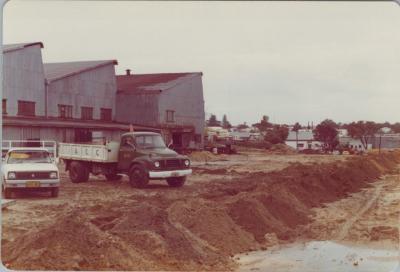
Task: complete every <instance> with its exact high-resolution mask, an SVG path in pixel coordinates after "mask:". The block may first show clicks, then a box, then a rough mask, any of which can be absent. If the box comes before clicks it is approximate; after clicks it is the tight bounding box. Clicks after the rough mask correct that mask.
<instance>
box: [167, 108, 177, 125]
mask: <svg viewBox="0 0 400 272" xmlns="http://www.w3.org/2000/svg"><path fill="white" fill-rule="evenodd" d="M174 114H175V111H173V110H167V122H175V116H174Z"/></svg>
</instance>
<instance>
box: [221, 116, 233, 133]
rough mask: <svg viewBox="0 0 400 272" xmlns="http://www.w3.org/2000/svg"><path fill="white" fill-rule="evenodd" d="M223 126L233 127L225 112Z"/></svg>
mask: <svg viewBox="0 0 400 272" xmlns="http://www.w3.org/2000/svg"><path fill="white" fill-rule="evenodd" d="M222 127H223V128H227V129H229V128H231V127H232V125H231V123H229V121H228V118H227V117H226V114H224V116H223V117H222Z"/></svg>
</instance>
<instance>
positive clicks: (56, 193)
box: [51, 187, 59, 197]
mask: <svg viewBox="0 0 400 272" xmlns="http://www.w3.org/2000/svg"><path fill="white" fill-rule="evenodd" d="M58 191H59V189H58V187H57V188H51V197H58Z"/></svg>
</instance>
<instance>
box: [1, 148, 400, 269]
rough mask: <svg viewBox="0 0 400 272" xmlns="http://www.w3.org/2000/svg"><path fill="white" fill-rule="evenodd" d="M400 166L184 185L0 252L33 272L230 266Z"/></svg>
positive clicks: (288, 236) (78, 215) (386, 162)
mask: <svg viewBox="0 0 400 272" xmlns="http://www.w3.org/2000/svg"><path fill="white" fill-rule="evenodd" d="M399 162H400V153H388V154H381V155H368V156H360V157H351V158H350V159H349V160H348V161H344V162H339V163H327V164H313V165H302V164H292V165H290V166H289V167H287V168H285V169H284V170H282V171H275V172H271V173H268V174H266V173H261V172H260V173H251V174H248V175H243V176H240V177H237V178H234V179H232V180H230V181H222V182H218V183H213V182H208V183H202V184H200V185H198V188H195V189H196V190H195V191H196V193H193V191H194V190H192V191H189V190H184V189H185V188H183V189H182V190H181V192H182V193H181V194H178V195H177V196H175V197H168V196H166V195H165V194H163V193H155V194H152V195H149V196H143V197H141V198H139V197H136V198H128V197H127V198H125V199H123V198H121V199H115V200H113V201H110V202H107V203H106V204H104V205H101V204H96V205H93V206H91V207H80V208H79V209H76V210H75V211H73V212H70V214H69V215H68V216H67V217H63V218H60V219H58V220H56V221H55V222H54V225H53V226H50V227H47V228H45V229H43V230H41V231H40V232H39V233H38V234H34V235H33V234H32V233H27V234H25V235H22V236H20V237H19V238H17V239H16V240H15V242H13V243H6V244H5V245H3V248H2V249H3V250H2V252H3V262H4V263H8V264H9V265H10V267H11V268H13V269H33V270H39V269H41V270H43V269H49V270H71V269H84V270H209V271H215V270H223V269H226V268H232V265H233V263H232V260H231V259H230V258H229V257H230V256H231V255H233V254H236V253H240V252H245V251H249V250H255V249H261V248H265V247H267V246H270V245H272V244H274V243H279V242H282V241H291V240H293V239H294V238H296V237H298V236H304V234H307V227H306V225H307V224H308V223H309V222H310V220H311V219H310V215H311V214H312V210H311V208H313V207H320V206H321V205H323V204H324V203H327V202H331V201H334V200H337V199H340V198H342V197H344V196H346V195H348V194H349V193H351V192H356V191H358V190H360V188H362V187H365V186H367V185H368V183H369V182H371V181H373V180H375V179H376V178H378V177H379V176H381V175H382V174H384V173H387V172H390V171H391V170H392V169H393V168H394V167H395V166H396V165H397V163H399ZM193 186H194V187H195V186H196V185H193ZM372 231H373V232H380V231H382V230H380V229H375V230H372ZM384 231H385V233H387V236H388V237H392V235H393V233H395V230H393V229H387V230H386V229H385V230H384Z"/></svg>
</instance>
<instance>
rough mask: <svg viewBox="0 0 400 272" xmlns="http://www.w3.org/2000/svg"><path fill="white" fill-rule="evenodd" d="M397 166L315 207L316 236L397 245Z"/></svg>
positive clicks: (312, 227)
mask: <svg viewBox="0 0 400 272" xmlns="http://www.w3.org/2000/svg"><path fill="white" fill-rule="evenodd" d="M399 226H400V167H399V168H397V169H396V170H395V171H394V172H393V173H391V174H389V175H384V176H382V177H381V178H379V179H378V180H377V181H376V182H373V183H371V186H369V187H367V188H364V189H362V190H361V191H360V192H357V193H354V194H351V195H350V196H348V197H346V198H344V199H341V200H339V201H335V202H333V203H329V204H327V205H326V206H325V207H323V208H317V209H315V216H314V222H313V223H312V224H311V225H310V231H311V237H312V238H314V239H315V240H332V241H337V242H351V244H353V245H360V246H361V245H365V246H368V247H370V248H371V247H373V248H383V249H399Z"/></svg>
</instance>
